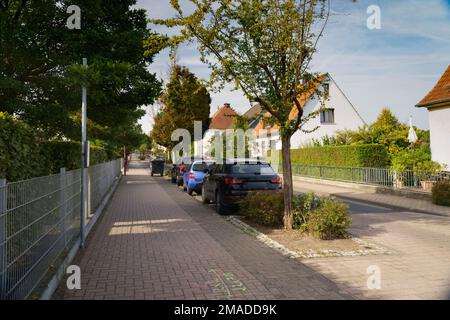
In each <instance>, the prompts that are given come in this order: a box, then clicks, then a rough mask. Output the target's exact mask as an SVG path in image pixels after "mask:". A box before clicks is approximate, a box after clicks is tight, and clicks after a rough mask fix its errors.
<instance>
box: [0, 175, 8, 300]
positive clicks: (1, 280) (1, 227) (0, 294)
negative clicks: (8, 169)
mask: <svg viewBox="0 0 450 320" xmlns="http://www.w3.org/2000/svg"><path fill="white" fill-rule="evenodd" d="M6 196H7V192H6V179H3V178H0V300H3V299H5V298H6V277H7V274H6V264H7V256H6V252H7V250H6V238H7V237H6V210H7V207H6V205H7V203H6V200H7V199H6Z"/></svg>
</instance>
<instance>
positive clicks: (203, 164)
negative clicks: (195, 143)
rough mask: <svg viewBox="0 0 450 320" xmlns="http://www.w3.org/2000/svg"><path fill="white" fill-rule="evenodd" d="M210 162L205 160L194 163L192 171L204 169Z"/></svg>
mask: <svg viewBox="0 0 450 320" xmlns="http://www.w3.org/2000/svg"><path fill="white" fill-rule="evenodd" d="M210 164H211V163H206V162H198V163H194V166H193V167H192V170H193V171H204V170H205V169H208V167H209V165H210Z"/></svg>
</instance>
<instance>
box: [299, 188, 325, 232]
mask: <svg viewBox="0 0 450 320" xmlns="http://www.w3.org/2000/svg"><path fill="white" fill-rule="evenodd" d="M319 205H320V199H319V197H317V196H316V195H315V194H314V193H313V192H310V193H301V194H299V195H296V196H294V198H293V201H292V207H293V210H294V228H295V229H299V230H300V231H302V232H303V231H305V229H306V222H307V221H308V219H309V215H310V213H311V211H312V210H315V209H316V208H317V207H318V206H319Z"/></svg>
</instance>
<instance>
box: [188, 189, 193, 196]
mask: <svg viewBox="0 0 450 320" xmlns="http://www.w3.org/2000/svg"><path fill="white" fill-rule="evenodd" d="M192 192H194V190H193V189H191V188H187V194H188V195H190V196H192Z"/></svg>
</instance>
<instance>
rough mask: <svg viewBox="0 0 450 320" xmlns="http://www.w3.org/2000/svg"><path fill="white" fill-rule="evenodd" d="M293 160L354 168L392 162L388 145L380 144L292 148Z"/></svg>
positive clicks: (382, 165)
mask: <svg viewBox="0 0 450 320" xmlns="http://www.w3.org/2000/svg"><path fill="white" fill-rule="evenodd" d="M279 153H280V157H281V152H279ZM291 161H292V165H302V166H332V167H352V168H357V167H372V168H383V167H387V166H388V165H389V163H390V159H389V154H388V152H387V150H386V147H385V146H383V145H380V144H359V145H349V146H323V147H309V148H302V149H292V150H291Z"/></svg>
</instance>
